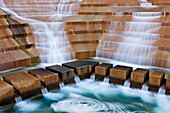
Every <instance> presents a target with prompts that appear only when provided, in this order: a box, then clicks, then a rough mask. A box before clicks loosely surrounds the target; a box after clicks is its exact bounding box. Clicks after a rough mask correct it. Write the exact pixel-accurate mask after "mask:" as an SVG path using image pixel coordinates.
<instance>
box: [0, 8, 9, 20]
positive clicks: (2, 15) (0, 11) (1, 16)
mask: <svg viewBox="0 0 170 113" xmlns="http://www.w3.org/2000/svg"><path fill="white" fill-rule="evenodd" d="M8 16H9V15H7V14H6V13H5V12H4V11H2V9H0V18H7V17H8Z"/></svg>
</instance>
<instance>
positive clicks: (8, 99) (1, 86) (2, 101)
mask: <svg viewBox="0 0 170 113" xmlns="http://www.w3.org/2000/svg"><path fill="white" fill-rule="evenodd" d="M0 92H1V93H0V106H3V105H6V104H10V103H13V102H14V88H13V86H11V85H9V84H8V83H6V82H4V81H3V80H1V79H0Z"/></svg>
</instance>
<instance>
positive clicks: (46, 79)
mask: <svg viewBox="0 0 170 113" xmlns="http://www.w3.org/2000/svg"><path fill="white" fill-rule="evenodd" d="M28 73H29V74H31V75H34V76H35V77H38V78H39V79H40V80H41V82H42V83H43V84H44V85H45V86H46V87H47V89H48V91H50V90H52V89H57V88H59V78H58V74H57V73H54V72H51V71H49V70H45V69H43V68H38V69H33V70H28Z"/></svg>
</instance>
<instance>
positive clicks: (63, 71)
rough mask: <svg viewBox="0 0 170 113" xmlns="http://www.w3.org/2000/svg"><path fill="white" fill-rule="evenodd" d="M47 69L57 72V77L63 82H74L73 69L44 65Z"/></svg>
mask: <svg viewBox="0 0 170 113" xmlns="http://www.w3.org/2000/svg"><path fill="white" fill-rule="evenodd" d="M46 69H47V70H49V71H52V72H55V73H58V74H59V78H60V79H61V80H62V81H63V82H64V84H69V83H74V69H71V68H68V67H64V66H60V65H53V66H49V67H46Z"/></svg>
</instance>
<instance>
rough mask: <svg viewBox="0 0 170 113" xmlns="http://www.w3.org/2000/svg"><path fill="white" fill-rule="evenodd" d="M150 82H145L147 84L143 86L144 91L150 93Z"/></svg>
mask: <svg viewBox="0 0 170 113" xmlns="http://www.w3.org/2000/svg"><path fill="white" fill-rule="evenodd" d="M148 82H149V81H147V82H145V83H144V84H143V86H142V90H144V91H148V89H149V86H148V85H147V84H148Z"/></svg>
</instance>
